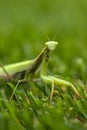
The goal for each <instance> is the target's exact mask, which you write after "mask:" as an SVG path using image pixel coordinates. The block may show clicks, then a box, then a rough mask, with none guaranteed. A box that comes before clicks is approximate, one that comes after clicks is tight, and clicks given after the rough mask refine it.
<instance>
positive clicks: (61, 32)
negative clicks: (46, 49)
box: [0, 0, 87, 63]
mask: <svg viewBox="0 0 87 130" xmlns="http://www.w3.org/2000/svg"><path fill="white" fill-rule="evenodd" d="M86 15H87V1H86V0H83V1H82V0H54V1H52V0H50V1H49V0H48V1H47V0H35V1H33V0H15V1H14V0H13V1H11V0H8V1H6V0H3V1H0V62H3V63H11V62H17V61H21V60H26V59H30V58H33V57H35V56H36V54H38V53H39V52H40V50H41V48H42V47H43V46H44V42H45V41H47V40H48V39H47V37H46V35H47V36H49V38H50V40H52V39H53V37H54V35H55V34H56V38H55V40H57V41H58V42H59V47H58V48H57V49H56V55H57V56H58V57H60V59H61V60H63V61H64V62H65V63H66V62H67V61H68V60H70V59H72V58H73V57H81V58H83V59H84V60H85V61H87V58H86V54H87V53H86V48H87V44H86V40H87V36H86V34H87V17H86Z"/></svg>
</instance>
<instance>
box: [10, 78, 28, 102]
mask: <svg viewBox="0 0 87 130" xmlns="http://www.w3.org/2000/svg"><path fill="white" fill-rule="evenodd" d="M24 82H26V79H22V80H18V82H17V84H16V86H15V88H14V90H13V92H12V94H11V96H10V98H9V102H10V101H11V100H12V98H13V96H14V94H15V91H16V89H17V87H18V86H19V84H20V83H24Z"/></svg>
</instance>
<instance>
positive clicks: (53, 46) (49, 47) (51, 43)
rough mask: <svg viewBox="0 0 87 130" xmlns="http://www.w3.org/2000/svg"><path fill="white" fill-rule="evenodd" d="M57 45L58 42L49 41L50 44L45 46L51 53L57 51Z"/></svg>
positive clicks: (47, 43)
mask: <svg viewBox="0 0 87 130" xmlns="http://www.w3.org/2000/svg"><path fill="white" fill-rule="evenodd" d="M57 44H58V42H56V41H48V42H46V43H45V45H46V46H47V47H48V49H49V50H51V51H53V50H54V49H55V47H56V45H57Z"/></svg>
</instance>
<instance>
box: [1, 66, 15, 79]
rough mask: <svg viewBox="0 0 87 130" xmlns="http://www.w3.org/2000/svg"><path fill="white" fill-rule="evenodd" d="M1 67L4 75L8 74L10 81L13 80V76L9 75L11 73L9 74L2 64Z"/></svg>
mask: <svg viewBox="0 0 87 130" xmlns="http://www.w3.org/2000/svg"><path fill="white" fill-rule="evenodd" d="M0 67H1V68H2V70H3V71H4V73H5V74H6V76H7V77H8V79H9V80H13V77H12V76H11V75H9V73H8V72H7V70H6V69H5V67H4V66H3V65H2V64H0Z"/></svg>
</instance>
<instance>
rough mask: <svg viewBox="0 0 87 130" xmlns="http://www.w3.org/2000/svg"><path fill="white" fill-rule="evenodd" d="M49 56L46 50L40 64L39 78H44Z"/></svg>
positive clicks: (48, 51)
mask: <svg viewBox="0 0 87 130" xmlns="http://www.w3.org/2000/svg"><path fill="white" fill-rule="evenodd" d="M49 56H50V50H49V49H48V48H47V49H46V50H45V51H44V54H43V59H42V63H41V73H40V74H41V76H45V75H46V72H47V66H48V62H49Z"/></svg>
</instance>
